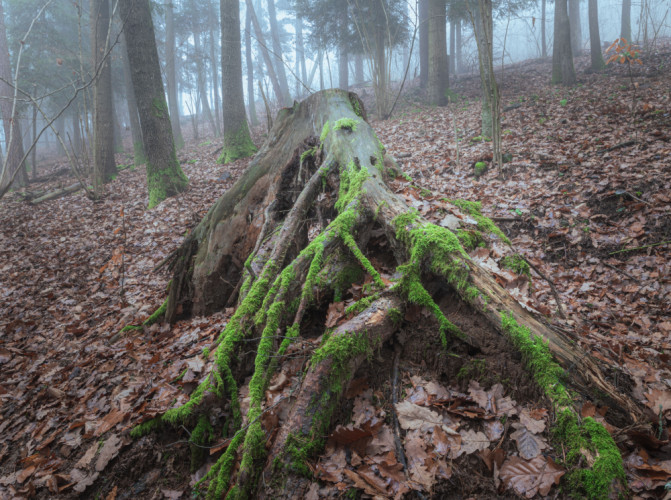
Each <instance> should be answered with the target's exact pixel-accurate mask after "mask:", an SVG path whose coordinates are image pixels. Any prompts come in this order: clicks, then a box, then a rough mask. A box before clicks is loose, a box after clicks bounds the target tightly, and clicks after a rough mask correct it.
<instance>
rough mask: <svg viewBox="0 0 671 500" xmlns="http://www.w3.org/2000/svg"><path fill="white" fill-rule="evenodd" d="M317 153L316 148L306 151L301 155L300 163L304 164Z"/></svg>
mask: <svg viewBox="0 0 671 500" xmlns="http://www.w3.org/2000/svg"><path fill="white" fill-rule="evenodd" d="M316 151H317V149H316V148H310V149H306V150H305V151H303V152H302V153H301V163H305V162H306V161H307V159H308V158H312V157H313V156H314V154H315V152H316Z"/></svg>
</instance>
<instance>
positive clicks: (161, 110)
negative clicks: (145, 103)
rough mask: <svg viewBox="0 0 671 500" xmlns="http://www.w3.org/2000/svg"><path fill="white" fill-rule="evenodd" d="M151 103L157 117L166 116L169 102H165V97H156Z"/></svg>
mask: <svg viewBox="0 0 671 500" xmlns="http://www.w3.org/2000/svg"><path fill="white" fill-rule="evenodd" d="M151 105H152V110H153V112H154V116H156V117H157V118H164V117H165V116H167V115H168V104H167V103H166V102H165V97H154V98H153V99H152V101H151Z"/></svg>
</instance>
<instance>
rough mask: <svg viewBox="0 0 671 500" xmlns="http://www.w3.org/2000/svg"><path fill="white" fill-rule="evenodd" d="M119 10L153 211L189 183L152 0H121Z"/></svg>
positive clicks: (150, 206)
mask: <svg viewBox="0 0 671 500" xmlns="http://www.w3.org/2000/svg"><path fill="white" fill-rule="evenodd" d="M119 7H120V12H121V18H122V20H123V22H124V23H125V24H124V32H125V34H126V42H127V44H128V45H127V48H128V50H127V54H126V55H127V56H128V60H129V62H130V69H131V79H132V81H133V90H134V91H135V98H136V99H137V107H138V111H139V113H140V126H141V127H142V144H143V145H144V151H145V154H146V155H147V189H148V190H149V205H148V207H149V208H153V207H155V206H156V205H158V204H159V203H160V202H161V201H163V200H165V199H166V198H169V197H171V196H174V195H176V194H178V193H181V192H182V191H184V190H185V189H186V187H187V184H188V182H189V181H188V179H187V178H186V176H185V175H184V172H182V169H181V167H180V165H179V162H178V161H177V155H176V154H175V143H174V141H173V136H172V126H171V120H170V116H169V114H168V104H167V102H166V99H165V92H164V91H163V80H162V79H161V67H160V65H159V61H158V51H157V49H156V39H155V37H154V24H153V22H152V19H151V10H150V6H149V0H121V1H120V2H119Z"/></svg>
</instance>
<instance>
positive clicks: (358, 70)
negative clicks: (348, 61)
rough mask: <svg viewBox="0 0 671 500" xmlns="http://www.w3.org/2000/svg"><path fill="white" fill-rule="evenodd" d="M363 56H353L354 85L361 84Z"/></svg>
mask: <svg viewBox="0 0 671 500" xmlns="http://www.w3.org/2000/svg"><path fill="white" fill-rule="evenodd" d="M363 82H364V76H363V55H362V54H357V55H356V56H354V83H359V84H360V83H363Z"/></svg>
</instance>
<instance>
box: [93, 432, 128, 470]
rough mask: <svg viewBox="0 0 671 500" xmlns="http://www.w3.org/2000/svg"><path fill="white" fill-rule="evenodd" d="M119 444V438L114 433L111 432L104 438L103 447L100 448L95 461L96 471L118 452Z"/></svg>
mask: <svg viewBox="0 0 671 500" xmlns="http://www.w3.org/2000/svg"><path fill="white" fill-rule="evenodd" d="M121 445H122V443H121V439H120V438H119V436H117V435H116V434H112V435H111V436H110V437H108V438H107V439H106V440H105V444H103V447H102V448H101V449H100V454H99V455H98V460H97V461H96V471H98V472H101V471H102V470H103V469H104V468H105V467H106V466H107V464H108V463H109V462H110V460H112V459H113V458H114V457H116V456H117V455H118V454H119V450H120V449H121Z"/></svg>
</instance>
